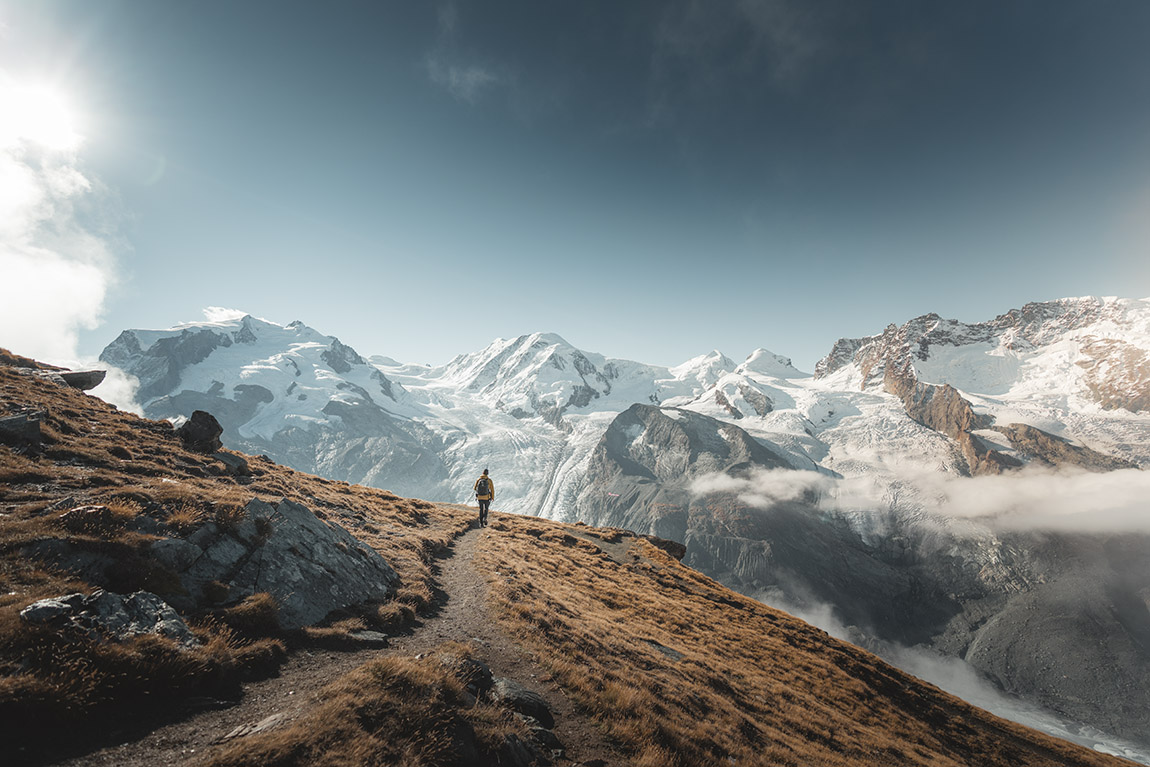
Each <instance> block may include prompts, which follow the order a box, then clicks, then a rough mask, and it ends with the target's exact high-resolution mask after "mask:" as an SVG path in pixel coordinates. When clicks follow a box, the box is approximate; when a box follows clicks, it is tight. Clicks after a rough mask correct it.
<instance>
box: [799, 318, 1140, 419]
mask: <svg viewBox="0 0 1150 767" xmlns="http://www.w3.org/2000/svg"><path fill="white" fill-rule="evenodd" d="M842 370H845V371H848V373H849V375H852V376H857V378H858V379H859V381H860V383H861V385H862V386H863V387H867V386H868V384H869V385H878V383H879V382H880V381H882V380H884V378H885V376H886V375H887V373H888V371H889V372H890V373H892V374H894V375H897V376H899V377H902V378H907V379H914V380H919V381H923V382H925V383H931V384H938V385H944V384H949V385H951V386H954V387H955V388H957V389H960V390H962V391H965V392H969V393H977V394H983V395H987V396H990V397H1003V398H1006V399H1011V400H1020V399H1027V400H1030V401H1035V400H1036V399H1041V400H1043V401H1048V402H1050V403H1054V402H1056V401H1057V400H1058V398H1065V397H1068V396H1071V397H1078V398H1081V399H1083V400H1084V401H1086V402H1092V403H1095V404H1096V405H1099V406H1101V407H1102V408H1103V409H1107V410H1113V409H1118V408H1121V409H1125V410H1129V411H1130V412H1134V413H1137V412H1141V411H1144V410H1147V409H1148V408H1150V301H1146V300H1137V299H1119V298H1097V297H1094V296H1087V297H1083V298H1065V299H1060V300H1057V301H1047V302H1041V303H1030V304H1026V305H1025V306H1023V307H1022V308H1021V309H1012V310H1010V311H1009V312H1006V313H1005V314H1001V315H999V316H998V317H995V318H994V319H993V320H988V321H986V322H979V323H973V324H970V323H964V322H959V321H957V320H951V319H944V318H942V317H940V316H939V315H937V314H926V315H922V316H921V317H916V318H914V319H913V320H910V321H909V322H907V323H905V324H904V325H902V326H895V325H890V326H888V327H887V328H886V330H884V331H883V332H882V333H880V334H878V335H875V336H869V337H867V338H856V339H849V338H844V339H840V340H839V341H838V342H836V343H835V345H834V348H833V349H832V350H831V353H830V354H828V355H827V356H826V357H824V358H823V359H822V360H820V361H819V363H818V365H817V366H816V368H815V375H816V377H818V378H826V377H828V376H831V375H834V374H836V373H837V372H838V371H842Z"/></svg>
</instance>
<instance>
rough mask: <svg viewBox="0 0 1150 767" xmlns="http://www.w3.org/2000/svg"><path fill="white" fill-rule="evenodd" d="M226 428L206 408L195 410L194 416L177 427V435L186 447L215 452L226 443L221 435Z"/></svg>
mask: <svg viewBox="0 0 1150 767" xmlns="http://www.w3.org/2000/svg"><path fill="white" fill-rule="evenodd" d="M223 433H224V428H223V427H222V426H220V422H219V421H217V420H216V418H215V416H213V415H212V414H211V413H209V412H207V411H205V410H195V411H193V412H192V417H191V418H189V419H188V420H187V421H185V422H184V423H183V425H182V426H180V428H178V429H176V436H177V437H179V438H180V441H181V442H183V443H184V447H186V448H187V449H188V450H191V451H192V452H195V453H205V454H207V453H215V452H217V451H218V450H220V448H222V447H223V446H224V445H223V443H222V442H220V435H221V434H223Z"/></svg>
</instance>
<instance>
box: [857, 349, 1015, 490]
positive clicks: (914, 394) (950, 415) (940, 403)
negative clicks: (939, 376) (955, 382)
mask: <svg viewBox="0 0 1150 767" xmlns="http://www.w3.org/2000/svg"><path fill="white" fill-rule="evenodd" d="M876 364H881V366H882V370H883V387H884V388H885V389H886V391H887V392H888V393H890V394H893V395H894V396H896V397H898V398H899V399H900V400H902V404H903V407H904V408H905V409H906V414H907V415H908V416H910V417H911V419H912V420H914V421H916V422H917V423H920V424H922V425H923V426H925V427H927V428H928V429H934V430H935V431H937V432H939V433H941V434H945V435H946V436H948V437H950V438H951V439H952V440H954V443H955V445H956V446H957V447H958V450H959V452H960V453H961V454H962V457H963V458H964V459H965V461H966V465H967V468H968V471H969V473H970V474H972V475H975V476H977V475H980V474H1001V473H1002V472H1003V471H1005V470H1007V469H1014V468H1018V467H1020V466H1021V465H1022V462H1021V461H1019V460H1018V459H1017V458H1014V457H1012V456H1009V455H1006V454H1004V453H1001V452H999V451H997V450H994V449H992V448H990V447H989V446H987V445H986V443H984V442H983V441H982V440H981V439H979V438H978V437H977V436H975V435H974V434H972V433H971V432H973V431H974V430H976V429H984V428H987V427H988V426H990V419H989V418H987V417H985V416H979V415H978V414H976V413H975V412H974V408H973V407H972V406H971V404H970V402H969V401H968V400H967V399H966V398H965V397H963V396H962V395H961V394H959V393H958V390H957V389H955V388H954V387H953V386H951V385H950V384H943V385H942V386H938V385H936V384H929V383H922V382H920V381H919V380H918V378H917V377H916V376H915V372H914V366H913V365H912V364H911V362H910V355H909V350H908V348H907V346H906V343H905V339H904V340H903V343H901V344H894V345H892V346H890V347H888V350H887V354H886V357H885V359H883V360H882V361H881V363H878V362H876Z"/></svg>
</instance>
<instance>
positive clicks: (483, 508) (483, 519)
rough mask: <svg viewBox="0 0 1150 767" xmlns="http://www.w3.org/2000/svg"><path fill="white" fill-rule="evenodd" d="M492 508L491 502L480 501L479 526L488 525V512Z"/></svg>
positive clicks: (488, 500)
mask: <svg viewBox="0 0 1150 767" xmlns="http://www.w3.org/2000/svg"><path fill="white" fill-rule="evenodd" d="M490 508H491V500H490V499H487V500H484V499H482V498H480V499H479V524H481V525H486V524H487V510H488V509H490Z"/></svg>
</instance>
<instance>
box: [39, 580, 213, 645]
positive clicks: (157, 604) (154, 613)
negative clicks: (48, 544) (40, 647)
mask: <svg viewBox="0 0 1150 767" xmlns="http://www.w3.org/2000/svg"><path fill="white" fill-rule="evenodd" d="M20 618H21V619H22V620H24V621H26V622H28V623H32V624H36V625H55V626H58V627H64V626H69V625H70V626H72V627H74V628H76V629H79V630H81V631H83V632H84V633H86V634H87V635H88V636H89V637H91V638H92V639H94V640H97V641H113V642H121V641H124V640H125V639H130V638H132V637H136V636H140V635H143V634H159V635H160V636H165V637H168V638H169V639H173V640H175V641H176V642H178V643H179V644H180V645H181V646H182V647H185V648H192V647H195V646H196V645H198V644H199V642H198V640H197V639H196V637H195V635H194V634H192V631H191V629H189V628H188V625H187V624H186V623H184V621H183V619H181V618H180V616H179V614H178V613H176V611H175V610H174V609H173V608H172V606H171V605H169V604H168V603H167V602H165V601H164V600H162V599H160V598H159V597H158V596H156V595H155V594H151V593H149V592H147V591H137V592H135V593H134V594H128V595H127V596H121V595H120V594H113V593H111V592H110V591H102V590H99V591H96V592H95V593H93V594H91V595H84V594H80V593H76V594H68V595H66V596H61V597H53V598H50V599H41V600H40V601H38V602H33V603H32V604H30V605H28V606H27V607H25V608H24V609H23V610H21V611H20Z"/></svg>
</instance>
